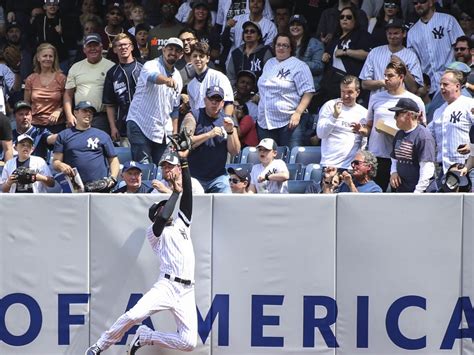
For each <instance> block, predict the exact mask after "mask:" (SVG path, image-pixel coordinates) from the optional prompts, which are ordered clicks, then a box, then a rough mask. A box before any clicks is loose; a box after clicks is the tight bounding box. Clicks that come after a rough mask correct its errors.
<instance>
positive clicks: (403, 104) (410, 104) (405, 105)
mask: <svg viewBox="0 0 474 355" xmlns="http://www.w3.org/2000/svg"><path fill="white" fill-rule="evenodd" d="M388 110H389V111H392V112H399V111H414V112H419V111H420V108H419V107H418V105H417V104H416V102H415V101H413V100H412V99H410V98H408V97H404V98H401V99H400V100H398V102H397V104H396V105H395V107H391V108H389V109H388Z"/></svg>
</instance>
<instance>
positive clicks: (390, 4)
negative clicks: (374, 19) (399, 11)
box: [383, 2, 398, 9]
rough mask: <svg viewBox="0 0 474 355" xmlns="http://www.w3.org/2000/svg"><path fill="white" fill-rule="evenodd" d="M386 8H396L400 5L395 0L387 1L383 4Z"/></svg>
mask: <svg viewBox="0 0 474 355" xmlns="http://www.w3.org/2000/svg"><path fill="white" fill-rule="evenodd" d="M383 6H384V7H385V8H386V9H396V8H397V7H398V5H397V4H396V3H394V2H386V3H384V4H383Z"/></svg>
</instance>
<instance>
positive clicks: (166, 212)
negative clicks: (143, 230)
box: [153, 191, 179, 237]
mask: <svg viewBox="0 0 474 355" xmlns="http://www.w3.org/2000/svg"><path fill="white" fill-rule="evenodd" d="M178 197H179V192H178V191H173V193H172V194H171V196H170V198H169V199H168V201H166V203H165V206H164V207H163V209H162V210H161V211H160V212H159V213H158V216H156V218H155V222H153V234H155V236H157V237H159V236H160V235H161V233H162V232H163V229H164V228H165V226H166V223H167V222H168V220H169V219H170V217H171V215H172V214H173V211H174V207H175V206H176V202H178Z"/></svg>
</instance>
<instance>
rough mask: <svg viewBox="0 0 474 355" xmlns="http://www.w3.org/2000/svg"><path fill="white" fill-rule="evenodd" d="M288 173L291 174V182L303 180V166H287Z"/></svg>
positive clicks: (298, 164) (296, 164)
mask: <svg viewBox="0 0 474 355" xmlns="http://www.w3.org/2000/svg"><path fill="white" fill-rule="evenodd" d="M286 167H287V168H288V171H289V172H290V180H303V179H302V176H303V165H302V164H300V163H294V164H290V163H288V164H286Z"/></svg>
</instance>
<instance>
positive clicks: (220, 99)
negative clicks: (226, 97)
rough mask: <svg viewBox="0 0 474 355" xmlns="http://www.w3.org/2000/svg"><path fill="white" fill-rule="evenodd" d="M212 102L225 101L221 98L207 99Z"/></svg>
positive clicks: (212, 97)
mask: <svg viewBox="0 0 474 355" xmlns="http://www.w3.org/2000/svg"><path fill="white" fill-rule="evenodd" d="M207 99H208V100H209V101H211V102H221V101H222V100H223V99H222V97H220V96H211V97H208V98H207Z"/></svg>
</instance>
